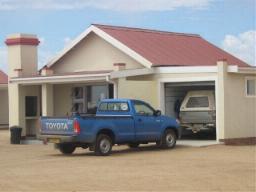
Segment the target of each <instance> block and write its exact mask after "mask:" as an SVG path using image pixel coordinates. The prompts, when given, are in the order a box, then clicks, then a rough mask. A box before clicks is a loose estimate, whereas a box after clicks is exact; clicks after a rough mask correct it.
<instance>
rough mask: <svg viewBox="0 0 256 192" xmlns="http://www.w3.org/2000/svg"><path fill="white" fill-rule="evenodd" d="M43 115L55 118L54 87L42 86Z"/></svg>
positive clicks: (49, 85) (50, 85)
mask: <svg viewBox="0 0 256 192" xmlns="http://www.w3.org/2000/svg"><path fill="white" fill-rule="evenodd" d="M42 115H43V116H53V85H52V84H43V85H42Z"/></svg>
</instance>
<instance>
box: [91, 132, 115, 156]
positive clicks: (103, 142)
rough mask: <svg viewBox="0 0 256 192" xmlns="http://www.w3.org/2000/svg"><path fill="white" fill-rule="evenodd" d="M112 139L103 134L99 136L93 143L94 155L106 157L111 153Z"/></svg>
mask: <svg viewBox="0 0 256 192" xmlns="http://www.w3.org/2000/svg"><path fill="white" fill-rule="evenodd" d="M112 145H113V143H112V139H111V138H110V137H109V136H108V135H105V134H100V135H99V136H98V137H97V139H96V143H95V153H96V155H101V156H107V155H109V154H110V153H111V151H112Z"/></svg>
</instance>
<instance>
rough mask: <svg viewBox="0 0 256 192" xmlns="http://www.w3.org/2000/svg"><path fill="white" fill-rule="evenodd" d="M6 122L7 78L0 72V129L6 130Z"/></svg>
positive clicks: (7, 112) (7, 113) (7, 116)
mask: <svg viewBox="0 0 256 192" xmlns="http://www.w3.org/2000/svg"><path fill="white" fill-rule="evenodd" d="M8 122H9V110H8V77H7V75H6V74H5V73H4V72H3V71H1V70H0V129H1V128H7V127H8Z"/></svg>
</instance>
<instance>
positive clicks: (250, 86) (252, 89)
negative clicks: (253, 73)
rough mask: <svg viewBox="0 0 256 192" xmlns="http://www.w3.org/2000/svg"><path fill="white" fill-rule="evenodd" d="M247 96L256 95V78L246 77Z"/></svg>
mask: <svg viewBox="0 0 256 192" xmlns="http://www.w3.org/2000/svg"><path fill="white" fill-rule="evenodd" d="M246 96H249V97H251V96H253V97H255V96H256V79H254V78H248V79H246Z"/></svg>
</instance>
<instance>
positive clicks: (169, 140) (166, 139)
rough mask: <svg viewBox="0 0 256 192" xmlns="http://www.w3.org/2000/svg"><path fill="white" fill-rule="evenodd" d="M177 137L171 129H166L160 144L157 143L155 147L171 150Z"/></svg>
mask: <svg viewBox="0 0 256 192" xmlns="http://www.w3.org/2000/svg"><path fill="white" fill-rule="evenodd" d="M176 140H177V136H176V134H175V132H174V131H173V130H171V129H167V130H166V131H165V132H164V134H163V136H162V139H161V141H160V142H158V143H157V145H158V146H159V147H161V148H163V149H168V148H169V149H172V148H174V147H175V145H176Z"/></svg>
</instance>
